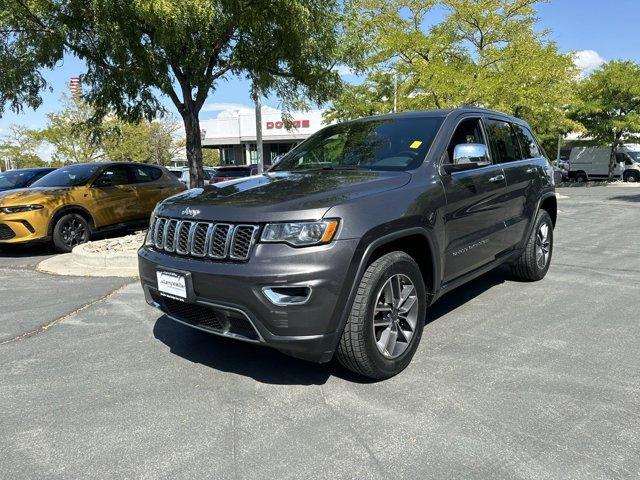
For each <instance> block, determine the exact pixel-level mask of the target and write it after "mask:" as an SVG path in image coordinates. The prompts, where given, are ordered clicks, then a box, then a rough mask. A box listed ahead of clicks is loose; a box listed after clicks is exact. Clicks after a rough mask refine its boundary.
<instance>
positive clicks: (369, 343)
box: [336, 252, 427, 379]
mask: <svg viewBox="0 0 640 480" xmlns="http://www.w3.org/2000/svg"><path fill="white" fill-rule="evenodd" d="M426 301H427V295H426V289H425V285H424V280H423V278H422V273H421V272H420V267H419V266H418V264H417V263H416V262H415V260H414V259H413V258H412V257H411V256H409V255H408V254H406V253H404V252H391V253H388V254H386V255H384V256H382V257H380V258H379V259H377V260H376V261H374V262H373V263H372V264H371V265H369V267H368V268H367V270H366V271H365V273H364V275H363V276H362V280H361V281H360V285H359V286H358V292H357V294H356V298H355V300H354V302H353V306H352V307H351V313H350V314H349V318H348V320H347V324H346V326H345V329H344V332H343V333H342V338H341V339H340V344H339V345H338V349H337V352H336V356H337V359H338V361H339V362H340V363H341V364H342V365H343V366H345V367H346V368H348V369H349V370H352V371H354V372H356V373H359V374H362V375H365V376H367V377H370V378H375V379H384V378H389V377H392V376H394V375H397V374H398V373H400V372H401V371H402V370H404V369H405V368H406V367H407V365H409V363H410V362H411V359H412V358H413V355H414V353H415V352H416V349H417V348H418V344H419V343H420V338H421V337H422V330H423V328H424V320H425V315H426V308H427V305H426Z"/></svg>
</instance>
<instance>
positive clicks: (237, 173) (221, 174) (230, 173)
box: [213, 168, 251, 178]
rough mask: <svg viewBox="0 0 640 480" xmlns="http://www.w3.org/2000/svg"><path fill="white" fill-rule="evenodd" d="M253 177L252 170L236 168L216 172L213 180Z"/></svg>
mask: <svg viewBox="0 0 640 480" xmlns="http://www.w3.org/2000/svg"><path fill="white" fill-rule="evenodd" d="M249 175H251V170H249V169H248V168H234V169H229V170H224V169H222V170H216V172H215V173H214V174H213V178H227V177H233V178H236V177H248V176H249Z"/></svg>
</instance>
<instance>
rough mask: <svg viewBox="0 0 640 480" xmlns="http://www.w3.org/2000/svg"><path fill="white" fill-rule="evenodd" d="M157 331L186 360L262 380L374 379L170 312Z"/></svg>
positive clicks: (317, 382)
mask: <svg viewBox="0 0 640 480" xmlns="http://www.w3.org/2000/svg"><path fill="white" fill-rule="evenodd" d="M153 334H154V336H155V337H156V338H157V339H158V340H160V341H161V342H162V343H164V344H165V345H166V346H168V347H169V349H170V351H171V353H173V354H174V355H177V356H179V357H182V358H184V359H185V360H188V361H190V362H194V363H199V364H201V365H205V366H207V367H210V368H213V369H216V370H220V371H222V372H230V373H235V374H237V375H243V376H246V377H251V378H253V379H254V380H256V381H258V382H261V383H268V384H275V385H323V384H325V383H326V382H327V379H328V378H329V377H330V376H337V377H340V378H343V379H345V380H347V381H350V382H355V383H373V380H371V379H367V378H364V377H361V376H358V375H356V374H354V373H351V372H349V371H347V370H346V369H344V368H342V367H341V366H340V365H338V364H337V363H336V362H335V361H334V362H331V363H328V364H322V365H320V364H316V363H312V362H306V361H304V360H300V359H297V358H293V357H289V356H287V355H284V354H282V353H280V352H278V351H277V350H274V349H271V348H268V347H263V346H260V345H255V344H250V343H245V342H241V341H238V340H233V339H229V338H223V337H218V336H216V335H212V334H210V333H206V332H202V331H200V330H195V329H193V328H190V327H187V326H185V325H182V324H180V323H178V322H175V321H173V320H171V319H170V318H169V317H167V316H166V315H163V316H162V317H160V318H158V320H157V321H156V323H155V325H154V327H153Z"/></svg>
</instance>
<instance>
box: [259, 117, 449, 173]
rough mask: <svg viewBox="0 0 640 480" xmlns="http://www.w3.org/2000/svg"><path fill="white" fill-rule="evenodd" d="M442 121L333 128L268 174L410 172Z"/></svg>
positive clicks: (382, 122) (364, 123)
mask: <svg viewBox="0 0 640 480" xmlns="http://www.w3.org/2000/svg"><path fill="white" fill-rule="evenodd" d="M442 121H443V118H438V117H423V118H391V119H371V120H362V121H357V122H352V123H344V124H339V125H332V126H329V127H327V128H325V129H323V130H321V131H319V132H318V133H316V134H315V135H313V136H311V137H309V139H308V140H306V141H305V142H303V143H301V144H300V145H299V146H298V147H297V148H296V149H294V150H293V151H291V152H290V153H288V154H287V155H285V156H284V157H283V158H282V160H281V161H280V162H279V163H278V164H277V165H276V166H274V167H273V168H272V169H271V171H288V170H317V169H327V170H331V169H367V170H411V169H414V168H416V167H418V166H419V165H420V164H421V163H422V162H423V161H424V158H425V156H426V154H427V151H428V150H429V147H430V146H431V142H433V138H434V137H435V135H436V133H437V132H438V129H439V128H440V125H441V124H442Z"/></svg>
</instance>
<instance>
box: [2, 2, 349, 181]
mask: <svg viewBox="0 0 640 480" xmlns="http://www.w3.org/2000/svg"><path fill="white" fill-rule="evenodd" d="M339 9H340V3H339V2H338V0H181V1H179V2H169V1H162V2H161V1H149V0H113V1H103V0H0V31H1V32H2V34H1V37H0V67H1V68H2V76H0V105H1V106H4V105H6V104H8V105H9V106H10V107H11V108H12V109H13V110H18V111H19V110H21V109H22V108H23V107H24V106H30V107H37V106H38V105H39V104H40V103H41V98H40V92H41V91H42V90H43V88H45V87H46V82H45V80H44V77H43V76H42V73H41V70H42V69H43V68H53V67H54V66H55V65H56V63H57V62H58V61H60V60H61V59H62V58H63V56H64V55H65V54H72V55H75V56H76V57H78V58H80V59H83V60H84V61H85V62H86V64H87V72H86V74H84V75H83V76H82V81H83V83H84V84H85V85H86V86H87V87H88V88H89V90H88V91H87V92H86V93H85V98H86V99H87V100H88V101H89V102H90V103H92V104H93V105H95V107H96V108H97V113H98V114H100V115H106V114H108V113H110V112H114V113H115V114H116V115H117V116H119V117H120V118H124V119H127V120H130V121H133V120H139V119H140V118H147V119H148V120H151V119H152V118H155V117H156V116H157V114H158V112H159V111H161V110H162V106H161V104H160V102H159V98H158V97H159V94H163V95H166V96H168V97H169V98H170V99H171V101H172V102H173V104H174V105H175V108H176V109H177V111H178V112H179V114H180V116H181V117H182V120H183V123H184V126H185V131H186V150H187V159H188V161H189V165H190V167H191V181H192V184H193V185H201V184H202V181H203V171H202V150H201V138H200V122H199V113H200V110H201V109H202V106H203V104H204V102H205V100H206V99H207V96H208V95H209V94H210V93H211V92H212V91H214V90H215V88H216V85H217V83H218V82H219V81H220V80H221V79H222V78H223V77H225V76H227V75H229V74H236V75H248V76H250V77H251V78H252V79H254V80H255V82H256V84H257V85H258V86H259V87H261V89H262V91H263V92H265V93H266V92H275V93H277V94H280V95H281V96H282V98H283V100H284V101H285V102H288V103H291V104H294V103H295V102H296V101H297V100H299V99H300V98H302V97H303V96H304V97H308V98H310V99H311V100H313V101H316V102H323V101H325V100H326V99H327V98H328V96H329V95H330V94H332V93H333V92H334V91H335V90H336V89H337V87H338V86H339V76H338V75H337V73H336V72H335V71H334V70H333V67H334V65H335V62H336V56H337V55H338V54H339V53H340V51H339V45H338V41H337V33H338V20H339Z"/></svg>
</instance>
